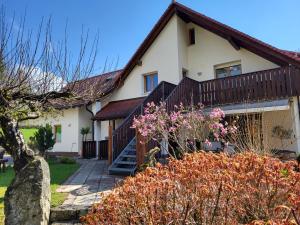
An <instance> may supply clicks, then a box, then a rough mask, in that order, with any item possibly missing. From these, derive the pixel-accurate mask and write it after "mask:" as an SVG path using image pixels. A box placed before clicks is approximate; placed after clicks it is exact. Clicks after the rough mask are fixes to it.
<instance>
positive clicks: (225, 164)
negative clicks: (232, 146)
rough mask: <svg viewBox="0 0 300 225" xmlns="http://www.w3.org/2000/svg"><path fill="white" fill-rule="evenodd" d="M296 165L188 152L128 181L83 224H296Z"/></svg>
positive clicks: (299, 204)
mask: <svg viewBox="0 0 300 225" xmlns="http://www.w3.org/2000/svg"><path fill="white" fill-rule="evenodd" d="M295 169H296V163H294V162H287V163H283V162H281V161H279V160H278V159H275V158H271V157H268V156H258V155H256V154H254V153H250V152H248V153H242V154H238V155H235V156H234V157H230V156H227V155H225V154H211V153H204V152H200V153H193V154H187V155H186V156H185V157H184V159H183V160H170V162H169V164H168V165H166V166H162V165H159V164H158V165H157V166H156V167H155V168H148V169H146V171H144V172H142V173H139V174H137V175H136V176H135V177H129V178H127V179H126V180H125V181H124V184H123V185H122V186H120V187H118V188H117V189H115V190H114V192H113V193H112V194H110V195H108V196H107V197H106V198H105V199H104V200H103V202H102V203H101V204H97V205H95V206H94V207H93V209H92V210H91V211H90V212H89V214H88V215H87V216H85V217H83V218H82V221H83V222H84V223H85V224H91V225H92V224H120V225H121V224H153V225H156V224H230V225H231V224H252V225H256V224H257V225H260V224H270V225H273V224H274V225H275V224H286V225H291V224H297V222H298V223H299V220H300V183H299V182H300V173H298V172H296V171H295Z"/></svg>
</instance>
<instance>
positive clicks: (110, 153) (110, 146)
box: [108, 124, 113, 165]
mask: <svg viewBox="0 0 300 225" xmlns="http://www.w3.org/2000/svg"><path fill="white" fill-rule="evenodd" d="M112 134H113V127H112V125H111V124H109V125H108V164H109V165H111V164H112V157H113V140H112V139H113V137H112Z"/></svg>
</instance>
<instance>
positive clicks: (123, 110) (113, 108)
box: [93, 97, 144, 121]
mask: <svg viewBox="0 0 300 225" xmlns="http://www.w3.org/2000/svg"><path fill="white" fill-rule="evenodd" d="M143 100H144V97H142V98H131V99H125V100H120V101H112V102H109V103H108V104H107V105H106V106H104V107H103V108H102V109H101V110H100V111H98V112H97V113H96V115H95V116H94V118H93V120H97V121H107V120H116V119H123V118H126V117H127V116H129V114H130V113H131V112H132V111H133V110H134V109H135V108H136V107H137V106H138V105H140V104H141V103H142V102H143Z"/></svg>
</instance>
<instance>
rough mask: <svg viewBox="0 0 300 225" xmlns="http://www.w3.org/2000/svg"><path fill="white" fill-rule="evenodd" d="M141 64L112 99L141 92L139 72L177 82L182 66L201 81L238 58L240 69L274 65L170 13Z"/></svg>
mask: <svg viewBox="0 0 300 225" xmlns="http://www.w3.org/2000/svg"><path fill="white" fill-rule="evenodd" d="M190 28H194V29H195V38H196V43H195V44H194V45H188V30H189V29H190ZM141 61H142V65H141V66H139V65H137V66H135V68H134V69H133V70H132V71H131V73H130V74H129V75H128V77H127V79H126V80H125V82H124V85H123V86H122V87H121V88H120V89H118V90H117V91H116V92H115V93H114V94H113V96H112V100H122V99H128V98H136V97H141V96H143V95H145V94H144V93H143V86H144V83H143V75H144V74H146V73H151V72H154V71H157V72H158V80H159V82H160V81H168V82H170V83H174V84H178V83H179V81H180V80H181V79H182V69H183V68H184V69H187V70H188V76H189V77H190V78H192V79H195V80H199V81H203V80H209V79H214V78H215V71H214V68H215V66H216V65H220V64H225V63H230V62H235V61H240V62H241V65H242V73H249V72H254V71H259V70H265V69H271V68H276V67H278V66H277V65H276V64H274V63H272V62H270V61H268V60H266V59H264V58H262V57H260V56H258V55H256V54H254V53H252V52H250V51H248V50H246V49H243V48H241V49H240V50H238V51H237V50H236V49H234V48H233V46H232V45H231V44H230V43H229V42H228V41H227V40H225V39H224V38H221V37H220V36H218V35H216V34H214V33H212V32H210V31H207V30H205V29H203V28H201V27H199V26H198V25H195V24H193V23H188V24H187V23H185V22H184V21H183V20H182V19H180V18H179V17H177V16H176V15H175V16H173V17H172V18H171V19H170V21H169V22H168V24H167V25H166V26H165V28H164V29H163V30H162V31H161V33H160V34H159V36H158V37H157V38H156V40H155V41H154V42H153V43H152V45H151V47H150V48H149V49H148V50H147V51H146V53H145V54H144V56H143V57H142V59H141Z"/></svg>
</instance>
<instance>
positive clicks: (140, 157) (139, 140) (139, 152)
mask: <svg viewBox="0 0 300 225" xmlns="http://www.w3.org/2000/svg"><path fill="white" fill-rule="evenodd" d="M135 132H136V165H137V167H139V166H140V165H142V164H143V163H144V161H145V154H146V144H145V143H144V142H143V141H144V137H143V136H142V135H141V133H140V132H139V131H138V129H136V130H135Z"/></svg>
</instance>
